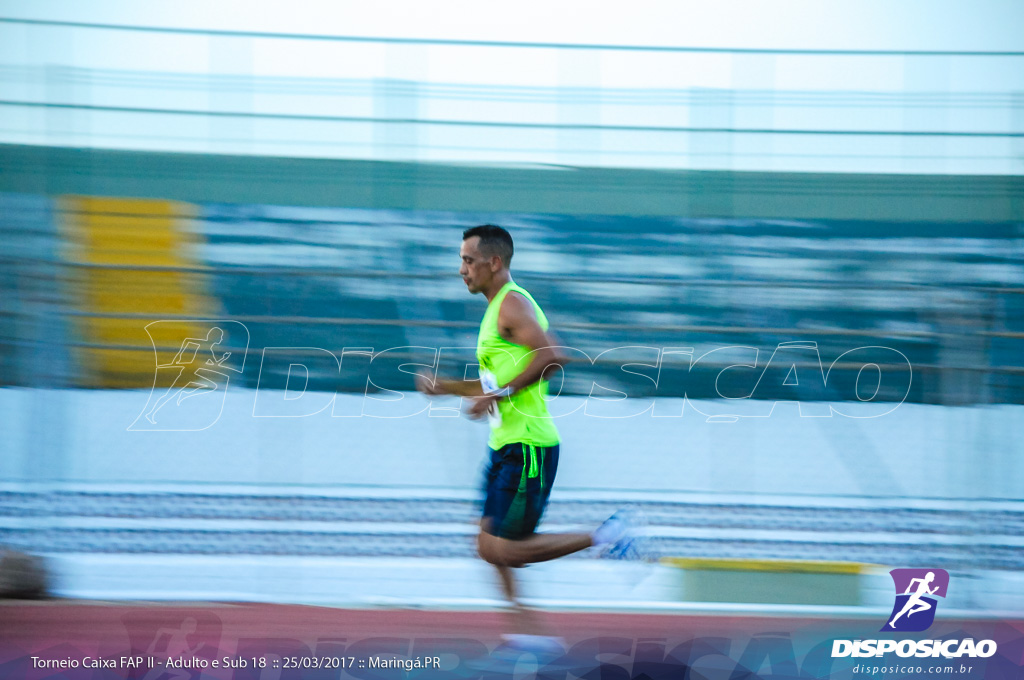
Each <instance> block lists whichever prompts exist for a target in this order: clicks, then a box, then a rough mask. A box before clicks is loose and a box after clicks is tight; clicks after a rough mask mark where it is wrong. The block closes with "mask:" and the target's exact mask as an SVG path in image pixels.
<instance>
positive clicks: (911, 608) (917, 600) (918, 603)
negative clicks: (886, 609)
mask: <svg viewBox="0 0 1024 680" xmlns="http://www.w3.org/2000/svg"><path fill="white" fill-rule="evenodd" d="M934 580H935V572H934V571H929V572H928V573H927V574H925V577H924V578H912V579H910V583H908V584H907V590H906V592H905V593H903V594H904V595H910V597H908V598H907V602H906V604H904V605H903V609H901V610H900V613H899V614H897V615H896V616H894V617H892V621H890V622H889V627H890V628H895V626H894V625H893V624H895V623H896V619H898V618H900V617H901V616H903V615H904V614H906V615H907V618H908V619H909V618H910V617H911V615H913V614H916V613H918V612H923V611H927V610H929V609H931V608H932V606H931V604H929V603H928V602H925V601H924V600H922V599H921V598H922V597H923V596H925V595H931V594H933V593H934V592H935V591H936V590H938V589H939V587H938V586H935V587H934V588H929V587H928V585H929V584H930V583H931V582H932V581H934ZM915 583H916V584H917V591H916V592H914V593H911V592H910V591H911V590H913V589H914V584H915Z"/></svg>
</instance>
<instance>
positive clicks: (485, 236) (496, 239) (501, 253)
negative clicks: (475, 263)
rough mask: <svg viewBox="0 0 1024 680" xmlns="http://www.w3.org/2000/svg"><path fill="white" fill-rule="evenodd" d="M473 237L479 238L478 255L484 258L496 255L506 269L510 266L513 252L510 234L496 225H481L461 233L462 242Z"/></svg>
mask: <svg viewBox="0 0 1024 680" xmlns="http://www.w3.org/2000/svg"><path fill="white" fill-rule="evenodd" d="M474 236H479V237H480V253H481V254H482V255H483V256H484V257H493V256H494V255H497V256H498V257H500V258H501V261H502V263H504V265H505V268H506V269H508V268H509V267H510V266H511V264H512V254H513V253H514V252H515V248H514V247H513V245H512V235H511V234H509V233H508V232H507V231H505V230H504V229H502V228H501V227H499V226H497V225H496V224H481V225H480V226H478V227H473V228H472V229H467V230H466V231H464V232H462V240H463V241H465V240H466V239H467V238H473V237H474Z"/></svg>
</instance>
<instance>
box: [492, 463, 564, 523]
mask: <svg viewBox="0 0 1024 680" xmlns="http://www.w3.org/2000/svg"><path fill="white" fill-rule="evenodd" d="M489 451H490V464H489V465H488V466H487V470H486V471H485V472H484V494H485V497H484V513H483V516H484V523H483V530H484V531H486V532H487V533H489V534H491V535H492V536H498V537H500V538H510V539H513V540H516V539H521V538H527V537H529V536H531V535H532V534H533V533H534V532H535V531H536V530H537V525H538V524H539V523H540V518H541V516H542V515H543V514H544V509H545V508H546V507H547V505H548V496H550V495H551V484H552V482H554V481H555V471H556V470H557V469H558V445H557V444H555V445H554V446H531V445H530V444H519V443H516V444H507V445H506V446H503V447H501V448H500V449H497V450H494V449H489Z"/></svg>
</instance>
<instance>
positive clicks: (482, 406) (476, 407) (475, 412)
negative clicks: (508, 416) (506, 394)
mask: <svg viewBox="0 0 1024 680" xmlns="http://www.w3.org/2000/svg"><path fill="white" fill-rule="evenodd" d="M499 398H500V397H498V396H496V395H494V394H485V395H484V396H482V397H473V403H472V405H471V406H470V407H469V408H468V409H467V410H466V415H468V416H469V417H470V418H472V419H473V420H480V419H481V418H484V417H485V416H486V415H487V414H488V413H490V412H492V411H493V410H494V409H496V408H498V399H499Z"/></svg>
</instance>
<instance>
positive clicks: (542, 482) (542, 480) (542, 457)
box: [540, 448, 547, 489]
mask: <svg viewBox="0 0 1024 680" xmlns="http://www.w3.org/2000/svg"><path fill="white" fill-rule="evenodd" d="M546 451H547V449H543V448H542V449H541V450H540V488H542V489H543V488H544V454H545V452H546Z"/></svg>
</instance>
